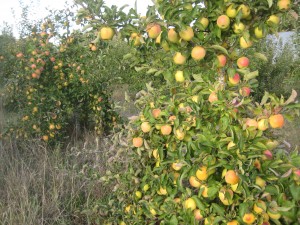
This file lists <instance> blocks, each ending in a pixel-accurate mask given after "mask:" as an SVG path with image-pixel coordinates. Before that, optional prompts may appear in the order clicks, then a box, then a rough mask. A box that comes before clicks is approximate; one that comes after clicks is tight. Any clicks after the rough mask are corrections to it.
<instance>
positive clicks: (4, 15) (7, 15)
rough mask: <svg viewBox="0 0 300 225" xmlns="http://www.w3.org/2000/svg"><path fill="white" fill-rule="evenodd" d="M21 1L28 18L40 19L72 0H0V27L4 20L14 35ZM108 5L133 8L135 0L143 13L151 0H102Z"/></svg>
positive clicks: (70, 2)
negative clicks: (28, 11)
mask: <svg viewBox="0 0 300 225" xmlns="http://www.w3.org/2000/svg"><path fill="white" fill-rule="evenodd" d="M20 1H21V2H23V3H24V5H29V6H30V11H31V12H32V13H31V15H30V17H29V18H30V19H32V20H34V19H42V18H43V17H44V16H45V15H47V14H48V13H47V8H48V9H63V8H64V6H65V4H66V3H67V4H69V5H72V3H73V0H0V5H1V7H0V27H2V26H3V24H4V22H6V23H8V25H10V26H12V27H13V28H14V34H15V35H16V33H17V30H16V24H17V23H18V21H20V18H21V16H20V15H21V12H22V11H21V6H20V3H19V2H20ZM104 1H105V3H106V4H107V5H108V6H111V5H117V6H119V7H120V6H123V5H125V4H127V5H129V7H128V8H133V7H134V4H135V1H137V9H138V13H140V14H141V15H144V14H145V13H146V11H147V6H148V5H153V3H152V1H151V0H104Z"/></svg>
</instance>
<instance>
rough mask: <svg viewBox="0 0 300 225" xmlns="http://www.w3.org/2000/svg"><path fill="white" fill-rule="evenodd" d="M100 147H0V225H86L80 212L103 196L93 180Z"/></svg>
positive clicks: (101, 163)
mask: <svg viewBox="0 0 300 225" xmlns="http://www.w3.org/2000/svg"><path fill="white" fill-rule="evenodd" d="M100 143H101V141H100V140H99V139H98V138H96V137H93V136H87V137H86V140H85V142H77V145H72V146H67V147H66V148H65V149H64V150H62V149H61V148H59V147H57V148H54V149H48V148H47V147H46V146H45V145H44V144H43V143H41V142H40V141H36V142H33V141H31V142H25V141H23V142H17V141H14V140H10V141H8V142H6V143H2V146H1V151H0V221H1V222H0V224H3V225H6V224H7V225H27V224H32V225H35V224H39V225H40V224H68V225H69V224H90V223H89V217H88V215H86V214H83V213H82V212H83V211H84V210H85V209H90V208H91V207H93V204H94V202H95V201H99V200H101V199H103V198H105V197H106V196H107V195H108V193H109V190H107V188H106V187H104V186H101V184H100V183H99V179H96V178H97V177H99V176H101V175H102V174H103V173H104V171H105V167H106V154H104V152H105V151H104V150H103V145H102V144H100Z"/></svg>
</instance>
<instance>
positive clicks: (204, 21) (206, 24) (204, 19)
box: [198, 17, 209, 30]
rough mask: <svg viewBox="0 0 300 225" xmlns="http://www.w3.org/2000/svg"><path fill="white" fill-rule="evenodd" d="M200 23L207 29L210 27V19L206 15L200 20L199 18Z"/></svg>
mask: <svg viewBox="0 0 300 225" xmlns="http://www.w3.org/2000/svg"><path fill="white" fill-rule="evenodd" d="M198 21H199V23H200V24H201V25H202V27H203V30H205V29H206V28H207V27H208V24H209V20H208V19H207V18H206V17H202V18H201V19H200V20H198Z"/></svg>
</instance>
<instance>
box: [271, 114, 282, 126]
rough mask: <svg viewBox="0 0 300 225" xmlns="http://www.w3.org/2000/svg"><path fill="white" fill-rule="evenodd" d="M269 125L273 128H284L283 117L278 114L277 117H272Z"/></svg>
mask: <svg viewBox="0 0 300 225" xmlns="http://www.w3.org/2000/svg"><path fill="white" fill-rule="evenodd" d="M269 123H270V126H271V127H272V128H282V127H283V126H284V118H283V115H281V114H276V115H272V116H270V117H269Z"/></svg>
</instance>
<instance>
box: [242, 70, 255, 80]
mask: <svg viewBox="0 0 300 225" xmlns="http://www.w3.org/2000/svg"><path fill="white" fill-rule="evenodd" d="M258 75H259V74H258V70H256V71H253V72H250V73H247V74H245V75H244V80H245V81H248V80H251V79H253V78H255V77H257V76H258Z"/></svg>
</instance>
